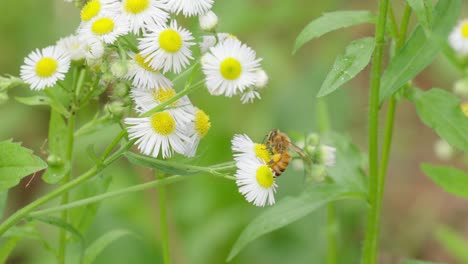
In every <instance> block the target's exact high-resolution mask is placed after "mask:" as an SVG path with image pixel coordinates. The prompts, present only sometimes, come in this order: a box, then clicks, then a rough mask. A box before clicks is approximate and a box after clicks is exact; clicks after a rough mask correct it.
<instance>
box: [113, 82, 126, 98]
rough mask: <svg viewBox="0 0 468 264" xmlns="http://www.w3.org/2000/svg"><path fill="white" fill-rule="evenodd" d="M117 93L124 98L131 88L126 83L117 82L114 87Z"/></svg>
mask: <svg viewBox="0 0 468 264" xmlns="http://www.w3.org/2000/svg"><path fill="white" fill-rule="evenodd" d="M114 91H115V95H117V96H118V97H120V98H122V97H125V96H127V95H128V92H129V89H128V86H127V85H126V84H125V83H117V84H116V85H115V87H114Z"/></svg>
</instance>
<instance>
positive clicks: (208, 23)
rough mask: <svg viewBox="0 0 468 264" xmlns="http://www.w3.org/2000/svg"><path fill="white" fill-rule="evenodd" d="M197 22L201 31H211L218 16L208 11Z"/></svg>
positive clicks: (216, 23) (215, 24)
mask: <svg viewBox="0 0 468 264" xmlns="http://www.w3.org/2000/svg"><path fill="white" fill-rule="evenodd" d="M199 22H200V28H201V29H202V30H204V31H213V30H214V29H215V28H216V26H217V25H218V16H216V14H215V13H214V12H213V11H211V10H210V11H208V12H206V13H205V14H203V15H201V16H200V17H199Z"/></svg>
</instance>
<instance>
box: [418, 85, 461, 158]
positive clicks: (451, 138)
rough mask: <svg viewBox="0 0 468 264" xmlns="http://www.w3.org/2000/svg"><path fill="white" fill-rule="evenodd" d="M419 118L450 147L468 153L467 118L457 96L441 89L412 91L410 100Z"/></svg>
mask: <svg viewBox="0 0 468 264" xmlns="http://www.w3.org/2000/svg"><path fill="white" fill-rule="evenodd" d="M410 99H411V100H412V101H413V102H414V103H415V105H416V109H417V112H418V115H419V118H421V120H422V121H423V122H424V123H425V124H426V125H427V126H429V127H430V128H432V129H434V131H435V132H436V133H437V134H438V135H439V136H440V137H441V138H443V139H445V140H446V141H447V142H448V143H449V144H450V145H452V146H454V147H456V148H458V149H461V150H463V151H465V152H468V136H467V135H468V118H467V117H466V116H465V115H464V114H463V112H462V110H461V108H460V101H459V99H458V98H457V96H455V95H453V94H452V93H450V92H447V91H444V90H441V89H437V88H435V89H431V90H429V91H427V92H423V91H421V90H419V89H414V90H413V94H412V97H411V98H410Z"/></svg>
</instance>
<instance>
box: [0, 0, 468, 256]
mask: <svg viewBox="0 0 468 264" xmlns="http://www.w3.org/2000/svg"><path fill="white" fill-rule="evenodd" d="M375 2H376V1H367V0H361V1H345V0H330V1H310V0H290V1H284V0H236V1H221V0H220V1H216V3H215V5H214V11H215V12H216V13H217V14H218V16H219V18H220V25H219V31H220V32H230V33H233V34H234V35H236V36H238V37H239V38H240V39H241V40H242V41H244V42H246V43H248V45H249V46H251V47H253V48H254V49H255V50H256V51H257V54H258V56H260V57H263V62H262V66H263V67H264V68H265V70H266V71H267V72H268V74H269V76H270V84H269V87H268V88H267V89H265V90H264V92H263V94H262V97H263V99H262V100H261V101H258V102H256V103H254V104H248V105H242V104H241V103H240V102H239V100H238V99H237V98H235V99H229V98H225V97H212V96H209V95H208V93H207V92H206V91H199V92H197V93H196V94H193V95H192V96H191V98H192V101H193V102H194V103H195V104H196V105H197V106H199V107H200V108H202V109H204V110H205V111H206V112H207V113H208V114H209V115H210V116H211V121H212V125H213V126H212V129H211V131H210V133H209V134H208V136H207V137H206V138H205V140H203V141H202V143H201V145H200V148H199V151H198V154H199V155H198V157H197V158H196V159H195V160H194V163H198V164H213V163H217V162H224V161H229V160H231V159H232V157H231V152H230V139H231V138H232V136H233V135H234V134H235V133H247V134H248V135H250V136H251V137H252V138H253V139H255V140H257V141H261V140H262V139H263V137H264V135H265V134H266V133H268V131H270V130H271V129H272V128H279V129H281V130H282V131H286V132H290V133H292V132H299V133H304V132H311V131H314V127H315V125H314V122H315V115H314V109H315V102H316V101H315V94H316V92H317V91H318V88H319V87H320V85H321V82H322V81H323V80H324V79H325V76H326V73H327V71H328V70H329V69H330V68H331V65H332V64H333V61H334V59H335V57H336V56H337V55H338V53H340V52H342V51H343V50H344V47H345V46H346V43H348V42H350V41H351V40H353V39H356V38H360V37H363V36H369V35H372V33H373V26H372V25H363V26H359V27H355V28H352V29H345V30H340V31H337V32H334V33H331V34H328V35H326V36H324V37H322V38H321V39H319V40H315V41H313V42H311V43H309V44H307V45H306V46H305V47H304V48H302V49H301V50H300V51H299V52H298V54H296V55H295V56H292V55H291V50H292V46H293V42H294V39H295V37H296V36H297V35H298V33H299V32H300V31H301V30H302V28H303V27H304V26H305V25H306V24H307V23H308V22H309V21H310V20H312V19H313V18H316V17H318V16H319V15H320V14H322V13H323V12H327V11H334V10H338V9H340V10H345V9H348V10H350V9H356V10H359V9H371V10H375V9H376V3H375ZM392 3H393V5H394V8H395V10H396V14H397V15H398V14H401V13H402V12H401V11H402V9H403V7H404V1H403V0H399V1H392ZM0 10H2V11H3V12H2V15H1V16H0V73H1V74H12V75H18V74H19V68H20V66H21V64H22V61H23V58H24V57H25V56H27V55H28V54H29V52H30V51H31V50H33V49H36V48H42V47H46V46H48V45H52V44H54V43H55V41H56V40H57V39H59V38H60V37H64V36H66V35H68V34H70V33H72V32H73V31H74V30H75V28H76V27H77V26H78V23H79V15H78V14H79V13H78V10H77V9H76V8H75V7H74V6H73V5H72V4H67V3H64V2H63V1H61V0H40V1H38V0H18V1H13V0H0ZM462 15H464V16H465V17H466V16H468V3H466V1H465V3H464V9H463V10H462ZM412 22H413V24H414V23H415V22H416V18H415V17H414V16H413V18H412ZM192 26H193V27H196V26H197V25H196V24H194V25H192ZM189 28H190V27H189ZM458 77H459V76H458V75H457V72H456V70H455V69H454V68H453V67H452V66H450V65H449V64H448V63H447V61H446V60H445V59H444V58H442V57H440V58H438V59H437V61H436V62H435V63H434V64H433V65H432V66H431V67H430V68H429V69H427V70H426V71H424V73H423V74H422V75H420V76H419V77H418V78H417V79H416V81H415V82H416V84H417V85H418V86H420V87H422V88H424V89H428V88H431V87H441V88H445V89H451V87H452V85H453V82H454V81H455V80H456V79H457V78H458ZM368 83H369V80H368V69H366V70H365V72H364V73H362V74H360V75H359V76H358V78H356V79H355V80H353V81H352V82H351V83H349V84H347V85H346V86H345V89H341V90H340V91H338V92H336V93H334V94H332V95H331V96H329V97H327V100H328V103H329V107H330V109H329V110H330V114H331V116H332V125H333V128H334V129H335V130H336V131H338V132H340V133H344V134H348V135H350V136H352V138H353V141H354V142H355V143H356V144H357V145H358V146H360V148H361V150H363V151H365V149H366V135H367V132H366V131H367V127H366V120H367V87H368ZM26 94H31V92H30V91H27V90H15V91H12V92H10V97H14V96H17V95H26ZM383 113H384V112H383ZM91 114H92V113H91ZM48 118H49V113H48V109H47V108H46V107H34V108H33V107H27V106H24V105H22V104H19V103H18V102H16V101H14V100H10V101H9V102H8V103H6V104H3V105H0V140H5V139H9V138H13V139H14V140H15V141H20V142H23V145H24V146H26V147H28V148H32V149H34V150H35V152H36V154H38V155H40V156H41V157H43V158H44V159H45V158H46V157H47V154H46V153H42V152H43V151H42V150H41V146H42V145H43V144H44V140H45V139H46V138H47V126H48ZM81 118H82V121H83V120H85V119H86V117H85V116H82V117H81ZM117 132H118V128H117V127H109V128H106V129H103V130H102V131H99V132H98V133H96V134H93V135H91V136H87V137H84V138H80V139H78V141H77V143H76V146H77V150H76V155H77V156H76V157H78V160H79V161H80V162H79V163H78V166H79V169H78V170H77V171H78V172H80V171H83V170H84V169H86V168H87V167H89V166H90V164H91V161H89V160H88V159H87V158H86V154H85V148H86V146H87V145H89V144H94V145H95V146H96V148H102V147H104V146H105V145H106V144H108V140H109V139H110V138H111V137H112V135H115V134H116V133H117ZM436 139H437V136H436V135H435V134H434V133H433V132H432V131H430V130H429V129H428V128H426V127H424V126H423V125H422V123H421V122H420V121H419V119H418V117H417V116H416V114H415V110H414V107H413V106H412V105H410V104H409V103H407V102H402V103H401V104H400V107H399V109H398V111H397V123H396V133H395V140H394V148H393V151H392V160H391V163H390V171H389V177H388V185H387V189H386V195H385V201H384V215H383V218H382V219H383V223H382V239H381V241H382V243H381V251H380V252H381V263H399V262H400V261H401V260H402V259H404V258H407V257H411V258H419V259H425V260H431V261H439V262H446V263H456V262H455V260H454V259H453V258H452V257H451V256H450V254H448V253H447V252H446V251H444V250H443V249H442V247H441V245H440V244H439V243H438V242H437V241H436V240H435V238H434V230H436V229H437V228H438V227H439V226H440V225H449V226H451V227H453V228H454V229H455V230H457V231H458V232H459V233H461V234H468V222H467V221H466V219H467V217H468V206H467V204H466V201H464V200H462V199H457V198H454V197H452V196H450V195H448V194H446V193H444V192H443V191H442V190H441V189H439V188H438V187H436V186H435V185H434V184H433V183H432V182H430V181H429V180H428V179H427V178H425V177H424V175H423V174H422V172H421V171H420V169H419V164H420V163H421V162H433V163H441V161H439V160H437V158H436V157H435V155H434V152H433V144H434V142H435V140H436ZM455 163H457V162H456V161H455ZM102 177H103V179H108V180H110V187H109V189H111V190H113V189H119V188H122V187H125V186H129V185H133V184H137V183H141V182H144V181H147V180H151V179H152V178H153V176H152V174H151V171H150V170H147V169H142V168H137V167H134V166H132V165H130V164H128V163H127V161H126V160H124V159H122V160H121V161H119V162H118V163H116V164H115V165H113V166H111V167H110V168H109V169H107V170H106V171H105V172H104V174H103V176H102ZM28 180H29V178H27V179H25V180H24V181H23V182H22V183H21V184H20V185H19V186H17V187H16V188H14V189H13V190H12V191H11V192H10V195H9V199H8V205H9V206H8V210H7V213H11V212H13V211H14V210H15V209H16V208H18V207H20V206H23V205H25V204H27V203H28V202H30V201H32V200H33V199H34V198H35V197H37V196H38V195H40V194H41V193H45V192H47V190H48V189H50V188H53V186H46V185H45V184H44V183H42V182H41V180H40V177H36V178H35V179H34V180H33V182H32V184H31V185H30V186H29V187H28V188H26V187H25V185H26V183H27V181H28ZM301 183H302V175H301V171H294V170H293V169H289V170H288V171H287V172H286V173H284V175H283V176H282V177H280V178H279V183H278V185H279V186H280V188H279V189H278V195H277V199H281V198H282V197H284V196H287V195H295V194H296V193H297V192H298V191H299V190H300V189H301ZM168 195H169V198H168V203H169V204H168V210H169V216H168V217H169V223H170V240H171V241H170V244H171V253H172V257H173V262H174V263H194V264H198V263H200V264H206V263H224V262H225V261H224V260H225V259H226V257H227V254H228V252H229V250H230V248H231V246H232V245H233V243H234V241H235V239H236V238H237V237H238V235H239V234H240V231H241V230H242V229H243V227H245V226H246V224H247V223H248V222H249V221H251V220H252V219H253V218H254V217H255V216H256V215H258V214H259V213H260V212H261V211H262V209H261V208H256V207H254V206H252V205H251V204H249V203H247V202H246V201H245V200H244V198H243V196H241V195H240V194H239V193H238V191H237V188H236V186H235V184H234V182H231V181H226V180H220V179H215V178H213V177H208V176H207V177H203V176H201V177H198V176H197V177H194V178H192V179H189V180H186V181H184V182H182V183H178V184H176V185H172V186H170V187H169V188H168ZM338 209H339V217H340V218H339V221H340V231H341V233H340V239H339V247H340V250H339V252H340V254H339V259H340V263H359V261H358V259H359V254H360V248H361V241H362V237H363V226H364V220H365V215H364V212H365V211H364V209H365V208H364V207H363V206H362V204H361V203H357V202H356V203H355V202H340V203H339V204H338ZM158 212H159V210H158V202H157V190H148V191H145V192H143V193H139V194H132V195H127V196H122V197H119V198H115V199H111V200H106V201H104V202H103V203H102V204H101V207H100V209H99V212H98V214H97V217H96V219H95V221H94V222H93V223H92V224H91V225H90V228H89V229H88V230H87V231H86V232H85V234H84V235H85V241H86V242H87V243H90V242H91V241H93V240H94V239H95V238H97V237H99V236H101V235H102V234H104V233H106V232H107V231H109V230H113V229H127V230H130V231H132V232H133V233H134V234H135V236H128V237H125V238H123V239H120V240H118V241H116V242H115V243H113V244H112V245H111V246H109V247H108V248H107V249H106V250H105V251H104V252H103V253H102V254H101V255H100V256H99V257H98V259H97V260H96V263H129V262H132V263H162V257H161V252H160V242H159V240H160V239H159V238H160V234H159V218H158ZM324 224H325V214H324V210H319V211H317V212H316V213H314V214H312V215H310V216H308V217H306V218H304V219H302V220H300V221H298V222H296V223H294V224H293V225H290V226H288V227H286V228H283V229H281V230H278V231H276V232H273V233H271V234H269V235H267V236H265V237H262V238H261V239H259V240H257V241H255V242H254V243H252V244H250V245H249V246H248V247H247V249H246V250H245V251H243V252H242V253H241V254H240V255H239V256H238V257H236V258H235V259H234V260H233V261H232V263H325V253H326V242H325V237H324V233H325V230H324ZM40 227H41V232H43V234H44V235H45V236H46V238H47V240H48V241H49V242H50V243H51V244H52V245H54V244H55V243H56V238H57V235H56V232H57V230H56V229H54V228H51V227H48V226H42V225H40ZM71 248H72V249H71V250H69V251H70V252H74V249H76V250H79V244H78V243H74V244H73V245H71ZM54 261H55V260H54V257H53V255H52V253H50V252H49V251H47V250H45V249H44V248H43V247H42V246H41V244H40V243H39V242H37V241H27V240H25V241H23V242H22V243H21V244H20V245H19V247H18V248H17V249H16V250H15V251H14V253H13V255H12V257H11V258H10V260H9V263H53V262H54Z"/></svg>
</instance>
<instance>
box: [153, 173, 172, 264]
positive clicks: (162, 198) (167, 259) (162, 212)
mask: <svg viewBox="0 0 468 264" xmlns="http://www.w3.org/2000/svg"><path fill="white" fill-rule="evenodd" d="M155 174H157V171H156V170H155ZM158 176H159V179H164V174H163V173H162V174H160V175H156V177H158ZM158 200H159V219H160V220H159V221H160V225H161V242H162V251H163V256H164V263H165V264H170V263H171V253H170V251H169V232H168V225H167V215H166V203H167V201H166V188H165V186H163V185H161V186H160V187H159V189H158Z"/></svg>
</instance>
